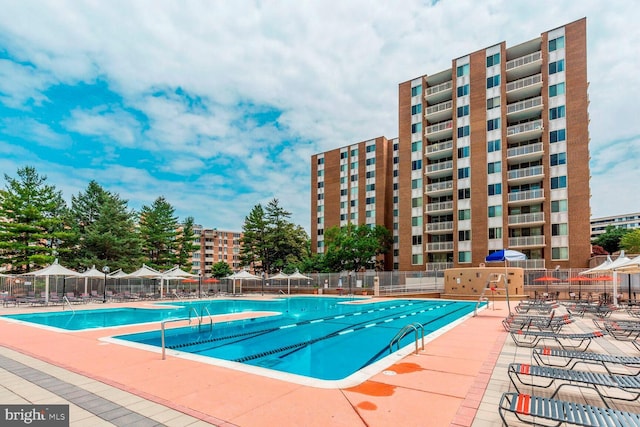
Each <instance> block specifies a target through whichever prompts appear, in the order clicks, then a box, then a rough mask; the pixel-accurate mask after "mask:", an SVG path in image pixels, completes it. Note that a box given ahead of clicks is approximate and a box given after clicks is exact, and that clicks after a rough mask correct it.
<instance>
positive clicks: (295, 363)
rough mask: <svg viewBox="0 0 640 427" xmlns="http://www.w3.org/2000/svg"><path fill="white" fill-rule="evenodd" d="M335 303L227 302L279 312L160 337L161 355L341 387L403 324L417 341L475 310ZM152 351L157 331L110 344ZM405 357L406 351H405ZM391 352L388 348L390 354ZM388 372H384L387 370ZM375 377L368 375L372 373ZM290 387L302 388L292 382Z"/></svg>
mask: <svg viewBox="0 0 640 427" xmlns="http://www.w3.org/2000/svg"><path fill="white" fill-rule="evenodd" d="M368 301H369V300H366V301H358V302H357V303H355V304H352V303H350V302H353V300H352V299H335V298H322V297H320V298H310V297H302V298H295V297H294V298H285V299H282V300H274V301H268V302H266V301H265V302H256V301H244V302H243V301H233V303H234V307H235V308H237V309H241V307H242V305H243V304H249V305H251V306H252V307H254V309H255V310H260V311H272V312H279V313H280V314H278V315H275V316H269V317H262V318H254V319H248V320H239V321H231V322H224V323H216V324H214V325H213V327H211V326H210V325H208V324H207V323H206V322H204V323H202V324H198V325H192V326H188V327H180V328H174V329H168V330H167V331H166V336H165V343H166V348H167V349H170V350H171V354H172V355H178V356H185V355H186V356H189V357H194V358H197V360H201V361H208V362H211V363H213V364H216V363H215V362H214V361H224V362H225V363H222V365H223V366H228V367H232V368H238V369H243V368H239V367H238V366H237V365H238V364H241V365H242V366H243V367H247V366H249V367H253V368H256V369H254V370H253V372H256V373H260V374H265V372H266V371H265V370H268V371H269V372H270V373H269V374H267V375H268V376H272V377H273V376H275V377H279V376H278V375H273V372H274V371H276V372H280V373H283V374H287V375H285V376H283V377H280V378H283V379H287V380H291V378H292V376H295V377H301V378H313V379H317V380H320V381H321V382H322V381H330V382H331V381H338V380H345V379H347V378H349V377H352V376H353V375H355V374H357V373H359V372H361V371H362V370H363V369H366V368H367V367H370V366H372V365H375V364H377V363H378V362H381V361H382V360H383V359H385V358H386V357H388V356H389V355H390V353H391V351H390V341H391V340H392V339H393V338H394V336H396V334H397V333H398V332H399V331H400V330H401V329H402V328H403V327H404V326H406V325H408V324H420V325H422V326H423V327H424V333H425V335H428V334H431V333H434V332H436V331H438V330H440V329H441V328H444V327H447V326H449V325H451V324H453V323H455V322H457V321H459V320H460V319H462V318H464V317H465V316H469V315H470V314H471V313H473V310H474V308H475V302H467V301H449V300H410V299H403V300H390V301H378V302H368ZM190 305H191V306H192V307H194V308H195V310H196V311H197V312H203V310H204V308H205V307H206V309H207V310H208V311H209V312H211V313H220V312H221V309H222V306H224V305H226V303H225V302H224V301H216V300H214V301H206V302H197V303H191V304H190ZM415 339H416V337H415V335H414V333H410V334H408V335H406V336H405V337H404V338H402V339H401V340H400V342H399V346H398V347H399V348H403V347H406V348H405V349H404V350H403V352H400V353H399V355H401V356H405V355H406V354H408V353H409V352H410V351H411V350H412V349H413V347H412V346H413V343H414V341H415ZM114 340H115V341H116V342H118V341H125V342H131V343H135V344H136V345H141V346H143V347H148V348H154V349H155V351H157V350H158V348H159V347H160V346H161V334H160V331H157V330H156V331H149V332H143V333H136V334H127V335H121V336H117V337H114ZM407 349H409V350H407ZM394 350H396V346H394ZM387 366H388V365H387ZM379 370H380V369H378V370H377V371H375V372H379ZM294 382H303V383H305V382H304V381H300V380H299V379H298V380H295V381H294Z"/></svg>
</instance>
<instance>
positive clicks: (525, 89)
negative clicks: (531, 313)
mask: <svg viewBox="0 0 640 427" xmlns="http://www.w3.org/2000/svg"><path fill="white" fill-rule="evenodd" d="M587 89H588V81H587V53H586V19H585V18H583V19H580V20H578V21H575V22H572V23H570V24H567V25H565V26H562V27H559V28H556V29H554V30H551V31H547V32H545V33H542V34H541V35H540V37H537V38H535V39H533V40H529V41H527V42H524V43H521V44H518V45H516V46H512V47H507V46H506V44H505V42H502V43H499V44H496V45H493V46H490V47H487V48H485V49H482V50H478V51H476V52H473V53H470V54H468V55H465V56H462V57H459V58H457V59H454V60H453V61H452V63H451V67H450V68H448V69H446V70H443V71H440V72H436V73H434V74H428V75H424V76H421V77H417V78H415V79H412V80H410V81H407V82H404V83H401V84H400V85H399V112H398V113H399V130H398V135H399V136H398V138H397V139H394V140H387V139H386V138H384V137H379V138H376V139H375V140H371V141H366V142H360V143H357V144H353V145H347V146H344V147H342V148H338V149H335V150H331V151H328V152H325V153H320V154H316V155H314V156H313V157H312V161H311V166H312V174H311V184H312V197H311V198H312V203H311V211H312V214H311V230H312V248H314V250H316V251H317V252H323V250H324V240H323V233H324V230H325V229H326V228H328V227H330V226H332V225H345V224H346V223H348V222H353V223H357V224H362V223H375V224H381V225H385V226H386V227H387V228H389V229H390V230H392V231H393V233H394V238H395V241H396V243H395V245H394V251H393V253H392V254H389V255H388V256H387V259H386V262H385V265H386V266H387V268H389V269H390V268H393V269H399V270H443V269H445V268H449V267H465V266H477V265H479V264H481V263H483V262H484V258H485V257H486V255H487V254H489V253H490V252H492V251H495V250H498V249H502V248H511V249H515V250H518V251H521V252H524V253H525V254H527V256H528V260H527V261H523V262H521V263H520V265H521V266H523V267H526V268H553V267H555V266H557V265H559V266H561V267H562V268H569V267H584V266H586V265H587V261H588V258H589V256H590V253H591V251H590V238H589V236H590V231H591V228H590V221H589V218H590V208H589V198H590V191H589V130H588V123H589V115H588V104H589V100H588V96H587ZM371 172H373V173H374V175H373V176H372V175H371ZM372 185H373V186H374V187H372ZM372 198H373V199H372Z"/></svg>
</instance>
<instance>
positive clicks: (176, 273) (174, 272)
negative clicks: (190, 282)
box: [162, 265, 198, 278]
mask: <svg viewBox="0 0 640 427" xmlns="http://www.w3.org/2000/svg"><path fill="white" fill-rule="evenodd" d="M162 276H163V277H164V278H168V277H178V278H183V277H198V275H197V274H192V273H189V272H188V271H184V270H182V269H181V268H180V267H179V266H177V265H176V266H175V267H173V268H172V269H170V270H167V271H165V272H164V273H162Z"/></svg>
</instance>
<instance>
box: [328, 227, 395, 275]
mask: <svg viewBox="0 0 640 427" xmlns="http://www.w3.org/2000/svg"><path fill="white" fill-rule="evenodd" d="M324 236H325V247H326V251H325V262H326V265H327V266H328V267H329V268H330V269H331V270H333V271H345V270H346V271H356V272H357V271H360V270H362V269H371V268H376V269H377V268H381V265H380V262H379V261H378V260H377V259H376V258H377V257H378V256H379V255H382V254H385V253H387V252H388V251H389V249H391V247H392V246H393V237H392V235H391V232H390V231H389V230H387V229H386V228H385V227H383V226H381V225H376V226H375V227H373V228H372V227H370V226H369V225H367V224H362V225H354V224H348V225H347V226H346V227H342V228H340V227H337V226H336V227H331V228H328V229H327V230H325V233H324Z"/></svg>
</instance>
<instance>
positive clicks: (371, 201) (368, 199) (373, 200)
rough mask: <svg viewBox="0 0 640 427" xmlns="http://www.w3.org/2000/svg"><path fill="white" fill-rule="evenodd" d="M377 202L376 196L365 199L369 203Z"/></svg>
mask: <svg viewBox="0 0 640 427" xmlns="http://www.w3.org/2000/svg"><path fill="white" fill-rule="evenodd" d="M375 203H376V198H375V197H367V198H366V199H365V204H367V205H373V204H375Z"/></svg>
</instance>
